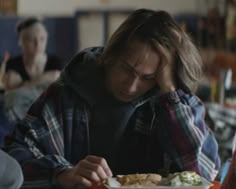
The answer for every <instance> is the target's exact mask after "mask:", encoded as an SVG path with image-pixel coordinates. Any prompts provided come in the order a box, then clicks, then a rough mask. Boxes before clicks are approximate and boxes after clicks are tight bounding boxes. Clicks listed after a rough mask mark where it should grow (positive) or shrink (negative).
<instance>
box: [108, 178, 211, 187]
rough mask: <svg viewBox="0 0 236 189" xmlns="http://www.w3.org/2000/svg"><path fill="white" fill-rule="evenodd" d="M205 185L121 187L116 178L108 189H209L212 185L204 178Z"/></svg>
mask: <svg viewBox="0 0 236 189" xmlns="http://www.w3.org/2000/svg"><path fill="white" fill-rule="evenodd" d="M202 182H203V184H202V185H201V186H155V187H154V186H150V187H148V186H145V187H142V186H138V187H137V186H123V187H122V186H119V185H118V183H117V181H116V179H115V178H110V179H109V181H108V183H109V185H106V187H107V189H133V188H138V189H209V187H210V186H211V185H212V184H211V183H210V182H209V181H207V180H206V179H204V178H202Z"/></svg>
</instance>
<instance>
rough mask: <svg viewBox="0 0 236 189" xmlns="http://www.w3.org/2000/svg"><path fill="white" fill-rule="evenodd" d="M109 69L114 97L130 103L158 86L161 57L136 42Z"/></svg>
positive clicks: (109, 81) (110, 84) (110, 86)
mask: <svg viewBox="0 0 236 189" xmlns="http://www.w3.org/2000/svg"><path fill="white" fill-rule="evenodd" d="M113 61H114V62H112V63H114V64H113V65H111V66H110V67H109V68H108V69H107V86H108V89H109V90H110V92H111V93H112V95H113V96H114V97H115V98H117V99H118V100H121V101H123V102H129V101H131V100H133V99H135V98H137V97H139V96H142V95H144V94H145V93H146V92H147V91H149V90H150V89H152V88H153V87H154V86H155V85H156V80H155V79H156V71H157V68H158V66H159V64H160V56H159V54H158V53H157V52H155V51H154V50H152V49H151V48H150V47H149V46H147V45H145V44H143V43H141V42H138V41H134V42H133V43H132V44H131V45H129V47H128V48H127V49H126V50H125V53H123V55H121V56H120V57H117V58H114V60H113Z"/></svg>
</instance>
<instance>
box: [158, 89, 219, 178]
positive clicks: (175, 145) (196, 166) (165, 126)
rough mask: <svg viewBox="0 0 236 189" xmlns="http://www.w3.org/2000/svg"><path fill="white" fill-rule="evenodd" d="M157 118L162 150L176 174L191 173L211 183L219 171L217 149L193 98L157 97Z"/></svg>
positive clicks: (200, 105)
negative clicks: (181, 171)
mask: <svg viewBox="0 0 236 189" xmlns="http://www.w3.org/2000/svg"><path fill="white" fill-rule="evenodd" d="M156 108H157V115H158V116H160V117H161V119H162V121H163V122H162V123H160V126H161V131H162V133H161V137H164V138H162V140H163V141H165V142H166V143H165V144H164V145H165V146H166V148H165V149H167V152H168V154H169V155H170V157H171V159H172V160H173V161H174V163H175V164H176V165H178V167H179V169H180V170H183V171H184V170H192V171H196V172H197V173H199V174H200V175H201V176H203V177H205V178H206V179H208V180H210V181H211V180H214V179H215V177H216V175H217V173H218V170H219V167H220V160H219V155H218V145H217V142H216V140H215V138H214V135H213V133H212V132H211V131H210V129H209V128H208V127H207V125H206V123H205V121H204V116H205V108H204V105H203V103H202V102H201V101H200V99H199V98H198V97H196V96H194V95H189V94H186V93H184V92H183V91H182V90H176V91H172V92H169V93H165V94H163V95H162V96H161V97H160V103H159V104H158V105H157V106H156Z"/></svg>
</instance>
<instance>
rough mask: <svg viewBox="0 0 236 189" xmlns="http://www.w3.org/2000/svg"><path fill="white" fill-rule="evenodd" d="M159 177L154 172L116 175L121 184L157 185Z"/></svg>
mask: <svg viewBox="0 0 236 189" xmlns="http://www.w3.org/2000/svg"><path fill="white" fill-rule="evenodd" d="M161 179H162V177H161V175H159V174H155V173H147V174H129V175H118V176H117V181H118V182H119V183H120V184H121V185H122V186H158V185H159V184H160V181H161Z"/></svg>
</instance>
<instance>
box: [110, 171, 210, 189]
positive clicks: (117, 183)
mask: <svg viewBox="0 0 236 189" xmlns="http://www.w3.org/2000/svg"><path fill="white" fill-rule="evenodd" d="M204 183H205V181H204V179H203V178H202V177H201V176H200V175H198V174H197V173H196V172H193V171H183V172H177V173H173V174H169V175H168V177H163V178H162V176H161V175H159V174H156V173H147V174H128V175H118V176H116V177H115V178H114V177H112V178H109V179H107V181H106V184H107V185H108V186H111V187H118V188H122V187H125V188H126V187H131V188H132V187H137V188H139V187H146V188H148V187H156V186H170V187H182V186H203V185H204ZM205 184H207V183H205Z"/></svg>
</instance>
